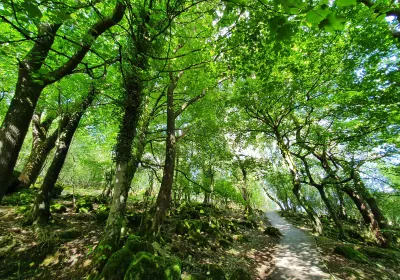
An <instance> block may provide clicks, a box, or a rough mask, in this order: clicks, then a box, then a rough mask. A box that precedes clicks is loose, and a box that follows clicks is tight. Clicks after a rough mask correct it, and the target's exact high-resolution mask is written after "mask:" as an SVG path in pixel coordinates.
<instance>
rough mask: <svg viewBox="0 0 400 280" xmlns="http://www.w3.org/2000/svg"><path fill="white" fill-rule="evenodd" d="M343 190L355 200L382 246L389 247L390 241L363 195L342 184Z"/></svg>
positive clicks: (366, 222) (368, 226)
mask: <svg viewBox="0 0 400 280" xmlns="http://www.w3.org/2000/svg"><path fill="white" fill-rule="evenodd" d="M342 190H343V191H344V192H345V193H346V194H347V195H348V196H349V197H350V198H351V199H352V200H353V202H354V204H355V205H356V206H357V209H358V211H359V212H360V214H361V216H362V217H363V219H364V222H365V224H366V226H367V228H368V229H369V230H370V231H371V232H372V233H373V234H374V236H375V238H376V240H377V241H378V243H379V244H380V245H381V246H382V247H387V246H388V242H387V240H386V239H385V238H384V237H383V235H382V232H381V230H380V228H379V224H378V221H377V220H375V217H374V214H373V213H372V211H371V210H370V209H369V207H368V205H367V204H366V203H365V200H364V199H363V198H362V196H361V195H360V194H359V193H358V192H357V191H356V190H354V189H352V188H351V187H349V186H348V185H344V186H342Z"/></svg>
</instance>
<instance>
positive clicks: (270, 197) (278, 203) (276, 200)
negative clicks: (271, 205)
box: [264, 189, 286, 211]
mask: <svg viewBox="0 0 400 280" xmlns="http://www.w3.org/2000/svg"><path fill="white" fill-rule="evenodd" d="M264 192H265V194H266V195H267V196H268V198H269V199H271V200H272V201H273V202H275V203H276V205H278V206H279V208H280V209H281V211H285V210H286V209H285V207H283V205H282V203H280V202H279V200H278V199H276V198H274V197H273V196H272V195H271V194H270V193H269V192H267V191H266V190H265V189H264Z"/></svg>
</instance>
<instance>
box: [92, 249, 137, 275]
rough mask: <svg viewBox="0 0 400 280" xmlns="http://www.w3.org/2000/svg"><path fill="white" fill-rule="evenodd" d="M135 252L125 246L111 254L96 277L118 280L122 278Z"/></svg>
mask: <svg viewBox="0 0 400 280" xmlns="http://www.w3.org/2000/svg"><path fill="white" fill-rule="evenodd" d="M134 257H135V254H134V253H132V252H131V251H130V250H128V249H127V248H122V249H121V250H119V251H117V252H115V253H114V254H112V256H111V257H110V259H109V260H108V261H107V263H106V265H105V266H104V269H103V271H102V273H101V275H100V276H99V278H98V279H104V280H114V279H115V280H120V279H124V275H125V273H126V271H127V270H128V268H129V266H130V264H131V263H132V261H133V260H134Z"/></svg>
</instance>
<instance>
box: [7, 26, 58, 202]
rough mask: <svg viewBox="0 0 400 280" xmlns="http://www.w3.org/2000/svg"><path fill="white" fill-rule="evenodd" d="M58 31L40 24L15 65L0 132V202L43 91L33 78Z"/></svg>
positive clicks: (55, 27)
mask: <svg viewBox="0 0 400 280" xmlns="http://www.w3.org/2000/svg"><path fill="white" fill-rule="evenodd" d="M59 27H60V25H50V24H41V25H40V27H39V32H38V35H39V37H38V39H37V40H36V43H35V44H34V46H33V47H32V49H31V50H30V51H29V52H28V54H27V55H26V56H25V58H24V60H22V61H21V62H20V63H19V71H18V80H17V85H16V88H15V95H14V97H13V98H12V100H11V104H10V106H9V107H8V111H7V113H6V115H5V118H4V120H3V123H2V125H1V128H0V159H1V160H0V174H1V176H0V201H1V200H2V198H3V195H4V194H5V192H6V191H7V188H8V186H9V184H10V179H11V175H12V172H13V170H14V167H15V164H16V162H17V158H18V155H19V151H20V150H21V147H22V143H23V142H24V139H25V136H26V133H27V132H28V128H29V123H30V121H31V119H32V116H33V112H34V110H35V107H36V103H37V101H38V99H39V96H40V94H41V92H42V90H43V88H44V85H43V82H42V81H41V80H34V78H33V74H34V73H35V72H36V71H38V70H39V69H40V68H41V67H42V65H43V62H44V60H45V58H46V57H47V54H48V52H49V50H50V48H51V45H52V44H53V42H54V37H55V34H56V32H57V30H58V28H59Z"/></svg>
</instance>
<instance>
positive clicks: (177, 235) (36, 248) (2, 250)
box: [0, 189, 279, 279]
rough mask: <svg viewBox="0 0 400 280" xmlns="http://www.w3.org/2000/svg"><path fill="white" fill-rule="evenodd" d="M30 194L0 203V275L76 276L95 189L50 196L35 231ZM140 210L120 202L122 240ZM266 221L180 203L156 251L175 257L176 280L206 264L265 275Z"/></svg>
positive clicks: (96, 209)
mask: <svg viewBox="0 0 400 280" xmlns="http://www.w3.org/2000/svg"><path fill="white" fill-rule="evenodd" d="M63 194H64V193H63ZM33 199H34V192H33V191H31V190H28V191H24V192H22V193H18V194H13V195H11V196H8V197H5V199H4V200H3V202H2V204H1V205H0V279H84V277H85V275H86V274H87V272H88V269H89V264H90V258H91V252H92V251H93V248H94V247H95V246H96V244H98V242H99V240H100V238H101V235H102V232H103V230H104V225H105V220H106V218H107V214H108V210H109V209H108V206H107V205H106V204H104V201H101V200H99V199H98V194H97V193H96V194H91V193H90V192H88V191H85V190H79V189H77V190H75V199H76V200H75V203H73V199H72V197H71V194H67V195H63V196H61V197H59V198H57V199H54V200H53V206H52V220H51V222H50V224H49V226H48V227H46V228H45V229H43V230H40V231H35V229H34V227H32V226H27V225H25V224H24V222H25V217H26V214H27V213H29V208H30V204H31V203H32V202H33ZM147 208H148V207H147V206H146V204H144V203H143V202H138V201H133V200H128V206H127V226H126V228H127V232H126V234H125V235H124V236H125V238H124V240H126V238H127V237H128V236H129V235H130V234H135V233H137V232H138V230H139V227H140V225H141V220H142V216H143V211H144V210H146V209H147ZM268 223H269V222H268V220H267V219H266V217H265V215H264V214H263V213H262V212H261V211H256V213H255V214H253V215H251V216H245V215H243V211H240V210H237V209H236V210H235V209H224V208H216V207H211V206H210V205H204V204H200V203H192V204H188V203H184V204H181V205H180V206H178V207H175V208H173V209H172V210H171V211H170V215H169V216H168V217H167V219H166V222H165V226H164V228H163V240H164V242H160V243H161V244H159V248H158V250H157V251H158V253H159V254H166V255H171V256H174V257H177V258H179V259H180V260H181V264H182V278H183V279H185V278H187V279H189V278H190V277H189V275H201V274H208V273H209V271H207V269H208V270H209V268H210V265H213V266H215V267H217V268H220V269H222V271H223V272H224V274H225V275H226V276H227V277H228V279H229V276H230V275H231V274H232V272H233V271H234V270H235V269H237V268H242V269H245V270H246V271H248V272H250V275H249V276H251V279H267V278H266V275H268V274H269V272H270V270H271V269H272V263H273V262H272V255H273V253H274V248H275V245H276V244H277V243H278V242H279V238H276V237H271V236H269V235H267V234H265V233H264V230H265V228H266V227H267V226H268ZM124 240H122V241H124ZM157 246H158V245H157V244H155V248H157Z"/></svg>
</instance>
